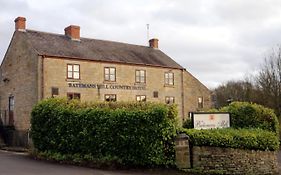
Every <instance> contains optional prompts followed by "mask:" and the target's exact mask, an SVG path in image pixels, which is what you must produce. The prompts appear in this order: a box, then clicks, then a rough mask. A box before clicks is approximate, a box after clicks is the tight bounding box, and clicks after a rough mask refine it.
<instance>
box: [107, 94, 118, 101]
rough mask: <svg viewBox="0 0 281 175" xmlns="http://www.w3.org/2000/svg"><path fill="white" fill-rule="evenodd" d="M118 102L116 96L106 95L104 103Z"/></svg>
mask: <svg viewBox="0 0 281 175" xmlns="http://www.w3.org/2000/svg"><path fill="white" fill-rule="evenodd" d="M116 100H117V98H116V94H105V95H104V101H108V102H110V101H111V102H113V101H116Z"/></svg>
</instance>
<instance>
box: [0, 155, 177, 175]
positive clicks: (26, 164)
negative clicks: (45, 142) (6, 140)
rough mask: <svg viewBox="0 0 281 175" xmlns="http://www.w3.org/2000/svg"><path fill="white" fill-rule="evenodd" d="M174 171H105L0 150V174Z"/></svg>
mask: <svg viewBox="0 0 281 175" xmlns="http://www.w3.org/2000/svg"><path fill="white" fill-rule="evenodd" d="M168 174H173V175H175V174H181V173H178V172H174V171H165V172H164V171H161V172H141V171H140V170H138V171H137V172H136V171H113V170H112V171H106V170H96V169H92V168H84V167H79V166H72V165H64V164H58V163H51V162H47V161H39V160H34V159H32V158H31V157H29V156H28V155H27V154H26V153H15V152H7V151H2V150H0V175H168Z"/></svg>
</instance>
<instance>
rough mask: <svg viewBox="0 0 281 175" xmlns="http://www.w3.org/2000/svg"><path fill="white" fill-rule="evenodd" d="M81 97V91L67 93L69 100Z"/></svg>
mask: <svg viewBox="0 0 281 175" xmlns="http://www.w3.org/2000/svg"><path fill="white" fill-rule="evenodd" d="M80 98H81V95H80V93H74V92H69V93H67V99H68V100H72V99H77V100H80Z"/></svg>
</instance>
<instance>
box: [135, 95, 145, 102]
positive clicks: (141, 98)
mask: <svg viewBox="0 0 281 175" xmlns="http://www.w3.org/2000/svg"><path fill="white" fill-rule="evenodd" d="M136 99H137V101H139V102H141V101H146V96H145V95H137V96H136Z"/></svg>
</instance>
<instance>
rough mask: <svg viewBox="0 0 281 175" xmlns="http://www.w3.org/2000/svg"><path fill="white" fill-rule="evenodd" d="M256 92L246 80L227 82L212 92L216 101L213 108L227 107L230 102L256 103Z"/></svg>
mask: <svg viewBox="0 0 281 175" xmlns="http://www.w3.org/2000/svg"><path fill="white" fill-rule="evenodd" d="M256 91H257V90H256V89H255V87H254V85H253V84H252V82H250V81H249V80H248V79H245V80H239V81H228V82H227V83H225V84H222V85H220V86H219V87H217V88H216V89H215V90H214V91H213V93H214V95H215V99H216V101H215V103H216V104H215V106H216V107H217V108H220V107H222V106H225V105H227V104H228V103H229V102H230V101H247V102H256V101H257V99H256V98H255V95H256V94H257V92H256Z"/></svg>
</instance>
